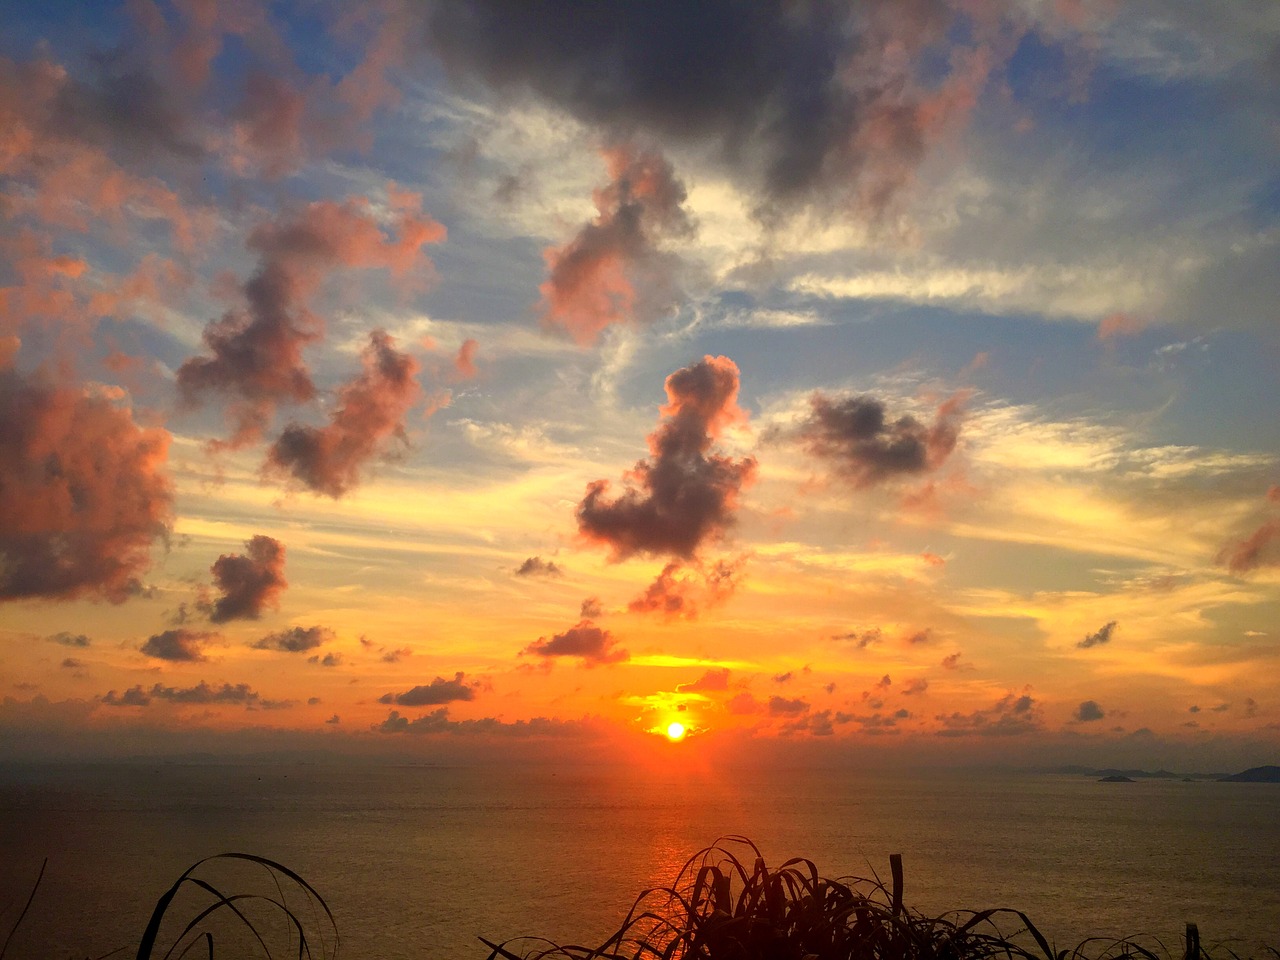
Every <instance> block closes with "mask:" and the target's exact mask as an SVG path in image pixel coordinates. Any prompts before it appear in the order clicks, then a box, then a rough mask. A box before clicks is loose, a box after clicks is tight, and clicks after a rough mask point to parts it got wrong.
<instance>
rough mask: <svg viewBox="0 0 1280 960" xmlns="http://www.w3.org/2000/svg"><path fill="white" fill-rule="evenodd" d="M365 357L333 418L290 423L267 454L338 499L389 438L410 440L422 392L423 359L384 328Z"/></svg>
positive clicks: (276, 465) (271, 464)
mask: <svg viewBox="0 0 1280 960" xmlns="http://www.w3.org/2000/svg"><path fill="white" fill-rule="evenodd" d="M361 360H362V362H363V363H364V371H363V372H362V373H361V374H360V375H359V376H358V377H356V378H355V379H354V380H352V381H351V382H350V383H348V384H346V385H345V386H343V387H342V389H341V390H339V391H338V406H337V409H336V410H335V411H334V413H333V416H332V418H331V419H330V421H329V423H328V424H327V425H325V426H323V427H309V426H305V425H302V424H297V423H292V424H290V425H289V426H288V427H286V428H285V430H284V432H283V433H281V434H280V437H279V439H277V440H276V442H275V443H274V444H273V445H272V446H271V450H270V451H269V452H268V454H267V464H268V469H269V470H274V471H279V472H281V473H285V474H288V475H289V476H291V477H292V478H293V479H294V480H297V481H300V482H301V483H302V484H303V486H305V487H307V488H308V489H310V490H311V491H313V492H314V493H322V494H327V495H328V496H330V497H333V498H334V499H335V500H336V499H337V498H339V497H341V496H342V495H343V494H345V493H347V492H349V491H350V490H351V489H352V488H354V487H355V486H356V484H357V483H358V482H359V478H360V471H361V468H362V467H363V466H364V464H365V463H366V462H368V461H369V460H371V459H372V458H373V457H374V456H376V455H377V454H379V453H380V452H382V450H383V449H384V448H385V446H386V444H387V441H388V440H389V439H390V438H395V439H398V440H400V441H401V442H406V436H405V430H404V416H405V414H406V413H407V412H408V411H409V408H410V407H412V406H413V404H414V402H415V401H416V400H417V399H418V396H419V394H420V393H421V388H420V387H419V386H418V381H417V379H416V377H417V372H418V362H417V361H416V360H414V359H413V357H411V356H409V355H408V354H407V353H402V352H400V351H399V350H397V349H396V348H395V341H394V340H392V338H391V337H390V336H388V335H387V334H386V333H385V332H383V331H382V330H375V331H373V333H371V334H370V335H369V345H368V347H366V348H365V351H364V353H363V354H362V356H361Z"/></svg>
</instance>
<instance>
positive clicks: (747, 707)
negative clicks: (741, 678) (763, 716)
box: [725, 690, 764, 715]
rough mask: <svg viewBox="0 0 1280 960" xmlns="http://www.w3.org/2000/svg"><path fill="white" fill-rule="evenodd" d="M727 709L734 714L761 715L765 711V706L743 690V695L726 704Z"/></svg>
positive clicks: (740, 694)
mask: <svg viewBox="0 0 1280 960" xmlns="http://www.w3.org/2000/svg"><path fill="white" fill-rule="evenodd" d="M725 709H727V710H728V711H729V712H730V713H732V714H739V715H742V714H750V713H760V712H762V711H763V710H764V704H762V703H761V702H760V701H759V700H757V699H756V698H755V697H753V696H752V695H751V694H750V693H748V692H747V691H746V690H743V691H742V692H741V693H739V694H737V695H736V696H734V697H733V699H731V700H729V701H728V702H727V703H726V704H725Z"/></svg>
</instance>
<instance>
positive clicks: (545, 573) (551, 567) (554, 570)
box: [516, 557, 564, 577]
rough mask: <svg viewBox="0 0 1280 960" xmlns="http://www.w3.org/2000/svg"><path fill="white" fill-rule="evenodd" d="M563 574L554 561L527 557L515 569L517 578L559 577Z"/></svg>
mask: <svg viewBox="0 0 1280 960" xmlns="http://www.w3.org/2000/svg"><path fill="white" fill-rule="evenodd" d="M563 573H564V571H562V570H561V569H560V568H559V567H558V566H556V563H555V561H554V560H543V559H542V558H541V557H529V558H528V559H527V560H525V562H524V563H522V564H520V566H518V567H517V568H516V576H517V577H559V576H563Z"/></svg>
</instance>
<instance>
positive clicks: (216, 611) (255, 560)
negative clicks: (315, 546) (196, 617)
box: [209, 534, 288, 623]
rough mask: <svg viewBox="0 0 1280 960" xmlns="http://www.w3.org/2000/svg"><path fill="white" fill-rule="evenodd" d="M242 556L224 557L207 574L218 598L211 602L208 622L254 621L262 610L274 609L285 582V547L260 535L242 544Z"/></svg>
mask: <svg viewBox="0 0 1280 960" xmlns="http://www.w3.org/2000/svg"><path fill="white" fill-rule="evenodd" d="M244 546H245V552H244V553H243V554H238V553H224V554H223V555H222V556H220V557H218V559H217V560H215V561H214V562H213V566H212V567H211V568H210V570H211V571H212V573H213V582H214V583H215V584H216V585H217V588H218V590H219V591H220V592H221V594H222V595H221V596H220V597H218V598H217V599H216V600H214V601H213V604H212V605H211V607H210V609H209V619H210V620H212V621H213V622H214V623H226V622H227V621H228V620H257V619H258V618H259V617H260V616H261V615H262V611H263V608H264V607H267V606H271V605H277V604H279V602H280V594H281V593H283V592H284V589H285V587H286V586H288V583H287V581H286V580H285V578H284V554H285V550H284V544H283V543H281V542H280V541H279V540H275V539H273V538H271V537H267V536H263V535H262V534H259V535H258V536H256V537H254V538H253V539H252V540H248V541H246V542H245V545H244Z"/></svg>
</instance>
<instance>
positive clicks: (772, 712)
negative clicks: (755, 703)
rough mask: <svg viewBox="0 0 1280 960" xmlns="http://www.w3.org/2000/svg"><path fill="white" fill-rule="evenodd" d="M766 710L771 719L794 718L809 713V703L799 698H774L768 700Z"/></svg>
mask: <svg viewBox="0 0 1280 960" xmlns="http://www.w3.org/2000/svg"><path fill="white" fill-rule="evenodd" d="M768 710H769V716H771V717H796V716H799V715H800V714H802V713H808V712H809V703H808V701H806V700H803V699H801V698H800V697H796V698H795V699H788V698H786V697H777V696H774V697H770V698H769V704H768Z"/></svg>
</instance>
